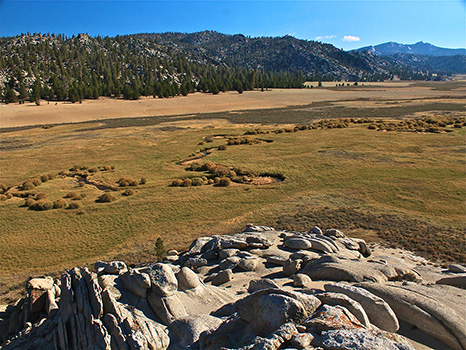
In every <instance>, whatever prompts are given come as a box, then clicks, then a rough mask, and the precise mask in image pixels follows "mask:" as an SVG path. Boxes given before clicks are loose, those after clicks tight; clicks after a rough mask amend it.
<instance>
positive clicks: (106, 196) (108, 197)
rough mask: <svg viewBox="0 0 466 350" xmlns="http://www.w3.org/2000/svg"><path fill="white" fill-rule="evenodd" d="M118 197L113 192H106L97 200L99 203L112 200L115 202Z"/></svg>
mask: <svg viewBox="0 0 466 350" xmlns="http://www.w3.org/2000/svg"><path fill="white" fill-rule="evenodd" d="M115 200H116V198H115V196H114V195H113V194H111V193H108V192H107V193H104V194H103V195H101V196H100V197H99V198H97V202H99V203H110V202H113V201H115Z"/></svg>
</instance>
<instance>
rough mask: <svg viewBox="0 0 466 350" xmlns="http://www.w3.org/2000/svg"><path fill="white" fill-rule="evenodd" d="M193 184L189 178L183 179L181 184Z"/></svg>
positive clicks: (186, 185) (185, 185)
mask: <svg viewBox="0 0 466 350" xmlns="http://www.w3.org/2000/svg"><path fill="white" fill-rule="evenodd" d="M192 184H193V182H192V181H191V179H184V180H183V184H182V185H181V186H183V187H189V186H191V185H192Z"/></svg>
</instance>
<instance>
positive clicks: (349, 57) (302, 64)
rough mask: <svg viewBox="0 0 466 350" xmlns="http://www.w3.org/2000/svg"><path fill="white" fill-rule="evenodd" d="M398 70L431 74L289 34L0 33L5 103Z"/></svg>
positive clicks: (272, 84)
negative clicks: (90, 34) (11, 34)
mask: <svg viewBox="0 0 466 350" xmlns="http://www.w3.org/2000/svg"><path fill="white" fill-rule="evenodd" d="M400 69H403V74H404V76H405V77H406V78H408V79H429V78H430V76H431V72H430V71H429V70H426V69H424V67H421V68H410V67H408V66H407V65H401V68H400V64H399V62H391V61H387V60H384V59H383V58H380V57H377V56H375V55H372V54H370V53H367V52H363V53H360V52H345V51H343V50H340V49H337V48H335V47H334V46H332V45H329V44H322V43H319V42H314V41H306V40H298V39H296V38H293V37H291V36H285V37H278V38H248V37H245V36H243V35H225V34H220V33H217V32H210V31H206V32H199V33H193V34H182V33H164V34H136V35H126V36H116V37H113V38H111V37H104V38H103V37H91V36H88V35H86V34H79V35H78V36H73V37H71V38H67V37H65V36H63V35H53V34H52V35H43V34H32V35H30V34H26V35H21V36H17V37H8V38H0V87H1V88H2V91H3V101H4V102H6V103H10V102H16V101H20V102H21V101H24V100H31V101H37V103H38V101H39V100H40V99H46V100H52V101H54V100H56V101H64V100H69V101H71V102H77V101H80V100H82V99H92V98H94V99H95V98H98V97H99V96H109V97H122V98H125V99H138V98H139V97H140V96H154V97H159V98H165V97H170V96H175V95H187V94H188V93H192V92H195V91H202V92H208V93H213V94H218V93H219V92H220V91H231V90H233V91H235V90H236V91H238V92H239V93H242V92H243V91H244V90H251V89H255V88H258V89H262V88H264V89H265V88H278V87H280V88H301V87H303V83H304V82H305V81H306V80H315V81H317V80H341V79H343V80H348V81H373V80H383V79H390V78H392V77H393V75H394V72H396V71H397V70H400Z"/></svg>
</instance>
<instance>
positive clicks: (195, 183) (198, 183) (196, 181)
mask: <svg viewBox="0 0 466 350" xmlns="http://www.w3.org/2000/svg"><path fill="white" fill-rule="evenodd" d="M191 184H192V185H193V186H202V185H203V184H204V181H202V179H201V178H199V177H195V178H194V179H192V180H191Z"/></svg>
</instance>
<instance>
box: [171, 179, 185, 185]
mask: <svg viewBox="0 0 466 350" xmlns="http://www.w3.org/2000/svg"><path fill="white" fill-rule="evenodd" d="M181 185H183V180H181V179H175V180H173V181H172V186H181Z"/></svg>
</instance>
